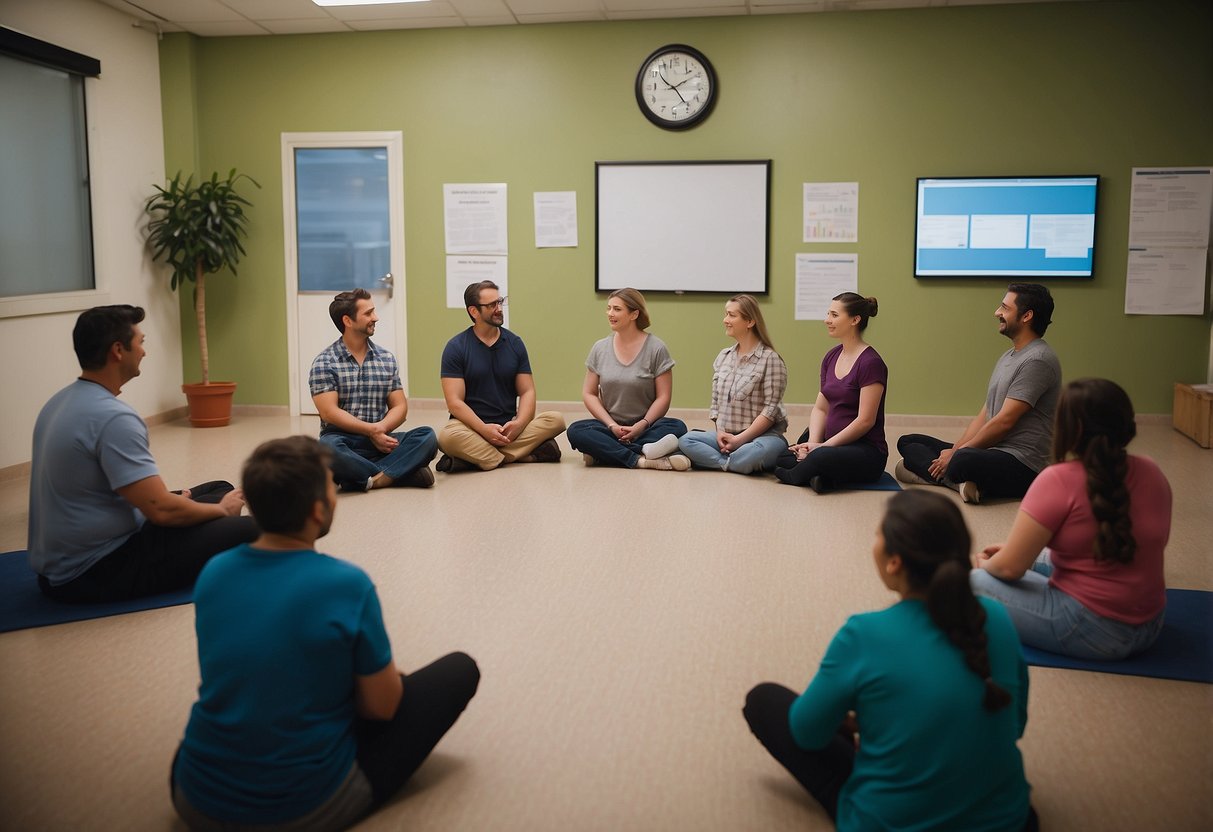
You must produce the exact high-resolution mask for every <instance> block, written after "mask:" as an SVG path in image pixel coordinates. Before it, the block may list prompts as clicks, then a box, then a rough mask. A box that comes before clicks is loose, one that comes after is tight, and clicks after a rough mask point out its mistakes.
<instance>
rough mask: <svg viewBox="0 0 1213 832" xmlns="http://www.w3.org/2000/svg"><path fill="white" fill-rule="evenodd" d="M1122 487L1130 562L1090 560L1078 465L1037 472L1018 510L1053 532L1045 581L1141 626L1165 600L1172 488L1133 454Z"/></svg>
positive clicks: (1086, 503) (1087, 512) (1091, 523)
mask: <svg viewBox="0 0 1213 832" xmlns="http://www.w3.org/2000/svg"><path fill="white" fill-rule="evenodd" d="M1125 482H1126V485H1127V487H1128V489H1129V519H1130V520H1131V521H1132V523H1133V539H1134V540H1135V541H1137V551H1136V552H1135V553H1134V555H1133V560H1132V561H1131V562H1130V563H1117V562H1115V561H1097V560H1095V555H1094V554H1093V550H1094V546H1095V531H1096V523H1095V517H1094V515H1093V514H1091V501H1090V499H1089V498H1088V497H1087V474H1086V471H1085V470H1084V469H1083V467H1082V463H1081V462H1078V461H1071V462H1061V463H1058V464H1056V465H1050V466H1049V467H1048V468H1046V469H1044V470H1043V471H1041V472H1040V475H1039V476H1037V477H1036V480H1035V481H1034V482H1033V483H1032V485H1031V487H1030V488H1029V489H1028V493H1027V494H1026V495H1024V498H1023V502H1022V503H1021V504H1020V509H1022V510H1023V511H1024V512H1026V513H1027V515H1028V516H1029V517H1031V518H1032V519H1033V520H1035V521H1036V522H1038V523H1040V524H1041V525H1042V526H1044V527H1045V528H1047V529H1049V530H1050V531H1052V532H1053V538H1052V540H1050V541H1049V548H1050V549H1051V550H1052V556H1051V559H1052V562H1053V576H1052V578H1050V580H1049V582H1050V584H1052V585H1053V586H1055V587H1057V588H1058V589H1060V590H1061V591H1062V592H1064V593H1066V594H1067V595H1069V596H1070V597H1072V598H1074V599H1075V600H1077V601H1079V602H1080V603H1081V604H1082V605H1083V606H1084V607H1086V608H1087V609H1089V610H1091V611H1092V612H1094V613H1097V614H1098V615H1102V616H1104V617H1105V618H1112V619H1115V620H1117V621H1123V622H1125V623H1127V624H1144V623H1145V622H1147V621H1151V620H1153V619H1154V618H1155V617H1156V616H1157V615H1158V614H1159V613H1160V612H1162V610H1163V608H1164V607H1165V606H1166V603H1167V597H1166V583H1165V581H1164V578H1163V565H1162V559H1163V549H1165V548H1166V545H1167V538H1169V537H1170V535H1171V486H1170V484H1169V483H1168V482H1167V478H1166V477H1165V476H1163V473H1162V470H1161V469H1159V467H1158V465H1157V464H1156V463H1155V462H1154V461H1153V460H1152V459H1147V458H1146V457H1143V456H1132V455H1130V456H1129V474H1128V477H1127V478H1126V480H1125Z"/></svg>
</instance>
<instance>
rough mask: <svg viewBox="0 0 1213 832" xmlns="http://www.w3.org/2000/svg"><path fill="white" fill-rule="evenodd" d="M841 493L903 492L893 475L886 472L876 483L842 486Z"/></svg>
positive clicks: (840, 487)
mask: <svg viewBox="0 0 1213 832" xmlns="http://www.w3.org/2000/svg"><path fill="white" fill-rule="evenodd" d="M838 490H839V491H901V485H900V484H899V483H898V482H897V480H895V479H893V475H892V474H890V473H889V472H888V471H885V472H884V473H883V474H881V475H880V479H878V480H876V482H869V483H864V484H863V485H840V486H838Z"/></svg>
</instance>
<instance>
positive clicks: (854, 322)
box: [775, 292, 889, 494]
mask: <svg viewBox="0 0 1213 832" xmlns="http://www.w3.org/2000/svg"><path fill="white" fill-rule="evenodd" d="M876 309H877V306H876V298H865V297H863V296H862V295H857V294H855V293H854V292H843V293H842V294H841V295H836V296H835V297H834V301H833V302H832V303H831V304H830V309H829V311H827V312H826V318H825V325H826V331H827V332H829V334H830V337H831V338H836V339H838V341H840V342H841V343H839V345H838V346H836V347H834V348H833V349H831V350H830V351H829V352H827V353H826V354H825V358H823V359H822V360H821V382H820V384H821V386H820V387H819V388H818V390H819V392H818V393H817V401H816V403H814V405H813V413H812V414H811V415H810V416H809V426H808V427H807V428H806V429H805V431H804V433H802V434H801V435H800V439H799V440H798V441H797V443H796V444H795V445H792V446H791V447H790V448H788V449H787V450H786V451H784V452H783V453H782V454H780V456H779V459H778V460H776V462H775V466H776V467H775V476H776V477H777V478H778V479H779V481H780V482H783V483H787V484H788V485H804V486H808V487H809V488H812V489H813V490H814V491H816V492H817V493H819V494H821V493H824V492H826V491H832V490H834V488H836V487H838V486H847V485H858V484H861V483H869V482H876V480H878V479H880V475H881V474H883V473H884V466H885V463H886V462H887V461H888V459H889V445H888V443H887V442H885V438H884V398H885V389H886V388H887V387H888V385H889V368H888V367H886V366H885V363H884V359H882V358H881V357H880V355H879V353H877V352H876V350H875V349H873V348H872V347H871V346H869V345H868V343H867V342H866V341H864V340H863V332H864V330H865V329H867V328H868V318H874V317H876Z"/></svg>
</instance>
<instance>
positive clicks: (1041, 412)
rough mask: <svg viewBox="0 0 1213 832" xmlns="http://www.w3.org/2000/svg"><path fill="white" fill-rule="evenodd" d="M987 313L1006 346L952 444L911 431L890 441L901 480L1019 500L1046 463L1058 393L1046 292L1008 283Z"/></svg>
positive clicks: (976, 497)
mask: <svg viewBox="0 0 1213 832" xmlns="http://www.w3.org/2000/svg"><path fill="white" fill-rule="evenodd" d="M994 317H995V318H997V319H998V331H999V332H1000V333H1001V334H1003V335H1005V336H1006V337H1007V338H1010V339H1011V349H1009V350H1008V351H1007V352H1005V353H1003V355H1002V357H1001V358H999V359H998V363H997V364H995V365H994V372H993V374H992V375H991V376H990V385H989V389H988V390H987V391H986V403H985V405H984V406H983V407H982V408H981V412H980V413H978V414H977V416H976V417H974V419H973V421H972V422H970V423H969V426H968V428H966V429H965V432H964V433H963V434H962V435H961V437H960V439H958V440H957V441H956V443H955V444H952V443H949V442H944V441H942V440H940V439H936V438H935V437H933V436H924V435H922V434H918V433H913V434H907V435H906V436H903V437H901V438H900V439H898V440H897V451H898V453H900V454H901V456H902V458H901V460H900V461H898V463H897V468H896V473H897V479H899V480H901V481H902V482H905V483H916V484H919V485H946V486H947V487H949V488H952V489H955V490H956V491H959V492H960V496H961V498H962V499H963V500H964V501H965V502H966V503H978V502H981V498H982V497H1012V498H1019V497H1022V496H1023V495H1024V494H1026V493H1027V491H1028V486H1029V485H1031V484H1032V480H1034V479H1036V475H1037V474H1038V473H1040V471H1041V470H1043V469H1044V467H1045V465H1047V464H1048V462H1049V460H1048V456H1049V445H1050V442H1051V441H1052V437H1053V412H1054V411H1055V410H1056V409H1057V398H1058V396H1059V395H1060V394H1061V362H1059V361H1058V360H1057V353H1055V352H1053V348H1052V347H1050V346H1049V345H1048V344H1047V343H1045V341H1044V334H1045V330H1047V329H1048V328H1049V324H1050V323H1052V321H1053V296H1052V295H1050V294H1049V290H1048V289H1046V288H1045V287H1044V286H1041V285H1040V284H1039V283H1012V284H1011V285H1010V286H1008V287H1007V293H1006V295H1005V296H1004V297H1003V299H1002V303H1000V304H999V305H998V308H997V309H996V310H994Z"/></svg>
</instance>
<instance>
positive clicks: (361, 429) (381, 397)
mask: <svg viewBox="0 0 1213 832" xmlns="http://www.w3.org/2000/svg"><path fill="white" fill-rule="evenodd" d="M329 316H330V317H331V318H332V319H333V325H334V326H336V327H337V331H338V332H340V333H341V337H340V338H338V339H337V340H336V341H334V342H333V343H332V344H330V345H329V346H328V347H327V348H326V349H325V350H324V351H323V352H322V353H320V355H318V356H316V360H315V361H313V362H312V370H311V373H310V374H309V376H308V386H309V387H310V389H311V392H312V401H313V402H315V403H316V410H317V411H319V413H320V441H321V442H323V443H324V444H325V445H327V446H328V447H329V449H330V450H332V452H333V476H334V477H335V478H336V480H337V484H338V485H339V486H341V490H343V491H369V490H371V489H372V488H386V487H388V486H391V485H412V486H416V487H418V488H429V487H430V486H432V485H433V484H434V472H433V471H431V470H430V468H429V465H430V460H431V459H433V458H434V457H435V456H437V454H438V440H437V438H436V437H435V436H434V429H433V428H429V427H419V428H413V429H412V430H409V431H402V432H399V433H393V431H395V430H396V428H398V427H400V426H401V425H403V424H404V419H405V417H406V416H407V415H408V412H409V401H408V399H407V398H406V397H405V395H404V387H403V386H402V385H401V383H400V368H399V367H398V366H397V364H396V357H395V356H394V355H392V354H391V353H390V352H388V351H387V350H385V349H384V348H383V347H381V346H378V345H377V344H375V343H374V342H373V341H371V336H372V335H374V334H375V324H376V323H377V322H378V321H379V316H378V315H376V314H375V302H374V300H373V299H372V298H371V293H370V292H368V291H367V290H366V289H354V290H353V291H351V292H341V293H339V294H338V295H337V296H336V297H334V298H333V302H332V303H331V304H329Z"/></svg>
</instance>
